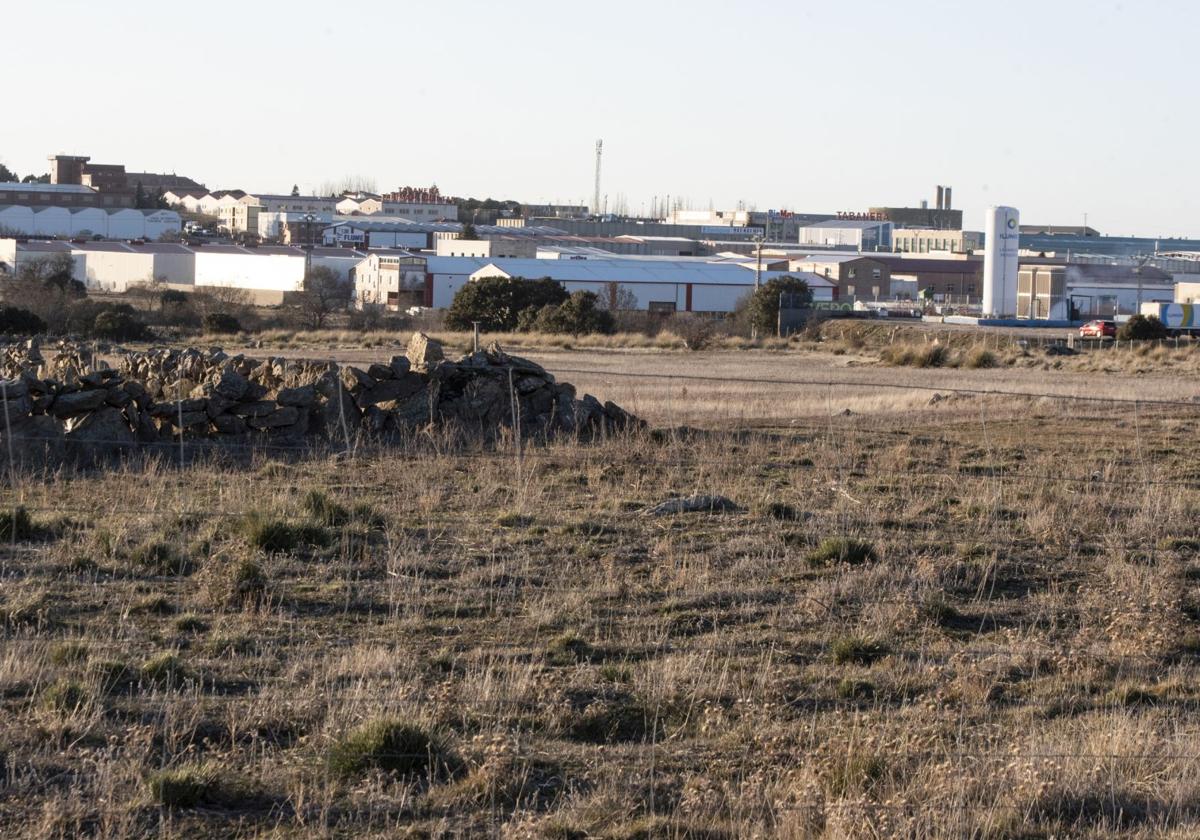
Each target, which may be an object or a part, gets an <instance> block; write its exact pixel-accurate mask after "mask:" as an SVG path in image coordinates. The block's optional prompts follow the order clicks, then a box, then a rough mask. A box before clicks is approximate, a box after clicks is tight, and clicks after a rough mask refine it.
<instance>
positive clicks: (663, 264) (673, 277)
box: [472, 259, 833, 286]
mask: <svg viewBox="0 0 1200 840" xmlns="http://www.w3.org/2000/svg"><path fill="white" fill-rule="evenodd" d="M492 267H494V268H496V269H497V270H499V271H501V272H503V273H504V274H506V275H508V276H510V277H525V278H528V279H540V278H543V277H549V278H551V279H553V280H558V281H560V282H564V281H565V282H579V283H587V282H592V283H613V282H617V283H708V284H713V285H739V286H742V285H753V284H754V271H753V267H748V266H746V265H742V264H731V263H704V262H673V261H669V260H665V261H664V260H655V261H649V260H646V261H641V260H636V259H612V260H530V259H494V260H487V261H486V265H483V266H481V267H480V269H479V271H483V270H484V269H489V268H492ZM472 273H473V274H474V273H478V272H472ZM784 275H790V276H792V277H797V278H799V279H802V280H807V281H808V282H809V283H810V284H811V285H814V286H832V285H833V284H832V283H831V282H830V281H829V280H827V279H826V278H824V277H821V276H819V275H817V274H812V273H810V272H794V271H793V272H788V271H763V272H762V279H763V280H770V279H772V278H775V277H783V276H784ZM481 276H482V275H481Z"/></svg>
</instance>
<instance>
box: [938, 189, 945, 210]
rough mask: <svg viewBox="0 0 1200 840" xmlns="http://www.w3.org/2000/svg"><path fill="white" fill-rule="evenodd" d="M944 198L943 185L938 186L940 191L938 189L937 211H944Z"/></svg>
mask: <svg viewBox="0 0 1200 840" xmlns="http://www.w3.org/2000/svg"><path fill="white" fill-rule="evenodd" d="M943 198H944V193H943V191H942V185H941V184H938V189H937V209H939V210H941V209H942V200H943Z"/></svg>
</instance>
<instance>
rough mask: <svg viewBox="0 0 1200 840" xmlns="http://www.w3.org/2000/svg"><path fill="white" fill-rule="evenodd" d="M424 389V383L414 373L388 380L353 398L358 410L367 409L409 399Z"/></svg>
mask: <svg viewBox="0 0 1200 840" xmlns="http://www.w3.org/2000/svg"><path fill="white" fill-rule="evenodd" d="M424 388H425V382H424V380H423V379H421V377H419V376H417V375H416V374H415V373H408V374H405V375H404V377H403V378H401V379H388V380H386V381H384V382H380V383H379V384H378V385H376V386H375V387H374V388H371V389H369V390H366V391H362V392H361V393H359V394H358V396H357V397H355V400H354V401H355V402H356V403H357V404H358V407H359V408H367V407H368V406H372V405H379V404H380V403H385V402H394V401H396V400H403V399H406V398H407V397H411V396H412V395H413V394H415V393H417V392H418V391H422V390H424Z"/></svg>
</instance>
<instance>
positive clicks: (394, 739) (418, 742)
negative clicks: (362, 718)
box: [329, 718, 458, 779]
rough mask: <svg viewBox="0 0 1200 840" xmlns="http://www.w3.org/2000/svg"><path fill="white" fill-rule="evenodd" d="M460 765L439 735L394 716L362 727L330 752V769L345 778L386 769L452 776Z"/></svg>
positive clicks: (405, 774)
mask: <svg viewBox="0 0 1200 840" xmlns="http://www.w3.org/2000/svg"><path fill="white" fill-rule="evenodd" d="M457 767H458V759H457V758H456V757H455V756H454V754H453V753H452V752H451V751H450V749H449V748H448V746H447V745H446V743H445V742H444V740H443V739H442V738H441V737H440V736H439V735H437V734H436V733H434V732H432V731H430V730H428V729H426V728H425V727H422V726H417V725H415V724H412V723H406V722H404V721H400V720H396V719H392V718H386V719H382V720H376V721H371V722H370V723H366V724H364V725H362V726H360V727H359V728H357V729H355V730H354V731H353V732H351V733H350V734H348V735H347V736H346V737H345V738H343V739H342V740H340V741H338V742H337V743H335V744H334V745H333V747H332V748H331V749H330V751H329V769H330V770H331V771H333V773H334V774H335V775H337V776H341V777H343V778H351V777H354V776H361V775H362V774H364V773H366V772H369V771H371V770H382V771H383V772H385V773H395V774H397V775H400V776H418V775H420V776H428V777H429V778H431V779H435V778H442V777H445V776H449V775H452V774H453V772H454V771H455V770H456V769H457Z"/></svg>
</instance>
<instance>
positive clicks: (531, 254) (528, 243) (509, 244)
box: [436, 237, 538, 259]
mask: <svg viewBox="0 0 1200 840" xmlns="http://www.w3.org/2000/svg"><path fill="white" fill-rule="evenodd" d="M537 249H538V246H537V242H535V241H534V240H533V239H532V238H531V237H525V238H518V237H495V238H492V239H439V240H438V241H437V247H436V252H437V255H438V256H439V257H481V258H484V259H496V258H498V257H508V258H513V259H536V258H537Z"/></svg>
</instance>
